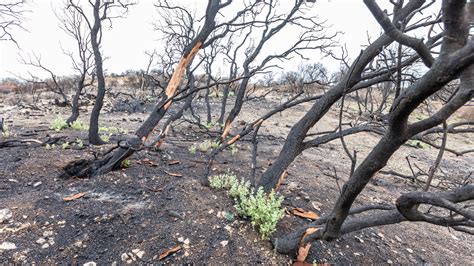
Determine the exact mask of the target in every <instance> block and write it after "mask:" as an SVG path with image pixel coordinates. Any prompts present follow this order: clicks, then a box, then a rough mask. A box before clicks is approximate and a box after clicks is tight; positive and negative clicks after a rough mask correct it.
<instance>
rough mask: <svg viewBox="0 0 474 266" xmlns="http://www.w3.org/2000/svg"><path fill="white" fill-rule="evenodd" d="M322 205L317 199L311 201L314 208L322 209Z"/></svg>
mask: <svg viewBox="0 0 474 266" xmlns="http://www.w3.org/2000/svg"><path fill="white" fill-rule="evenodd" d="M321 205H322V204H321V203H319V202H317V201H311V206H313V209H315V210H317V211H321Z"/></svg>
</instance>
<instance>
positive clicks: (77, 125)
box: [71, 120, 89, 131]
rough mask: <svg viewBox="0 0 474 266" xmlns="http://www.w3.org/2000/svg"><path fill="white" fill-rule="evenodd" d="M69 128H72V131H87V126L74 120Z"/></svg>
mask: <svg viewBox="0 0 474 266" xmlns="http://www.w3.org/2000/svg"><path fill="white" fill-rule="evenodd" d="M71 128H72V129H75V130H80V131H84V130H88V129H89V127H88V126H86V125H85V124H84V123H82V122H81V121H79V120H76V121H74V122H72V124H71Z"/></svg>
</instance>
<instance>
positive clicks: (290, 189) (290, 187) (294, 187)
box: [286, 182, 298, 191]
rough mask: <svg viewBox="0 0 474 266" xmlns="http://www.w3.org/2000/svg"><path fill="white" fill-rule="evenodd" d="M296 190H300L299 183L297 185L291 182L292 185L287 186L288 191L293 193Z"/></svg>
mask: <svg viewBox="0 0 474 266" xmlns="http://www.w3.org/2000/svg"><path fill="white" fill-rule="evenodd" d="M296 188H298V183H296V182H290V183H288V185H287V186H286V189H287V190H288V191H293V190H295V189H296Z"/></svg>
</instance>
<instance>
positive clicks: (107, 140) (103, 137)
mask: <svg viewBox="0 0 474 266" xmlns="http://www.w3.org/2000/svg"><path fill="white" fill-rule="evenodd" d="M110 136H112V134H108V135H102V136H100V139H101V140H103V141H104V142H109V140H110Z"/></svg>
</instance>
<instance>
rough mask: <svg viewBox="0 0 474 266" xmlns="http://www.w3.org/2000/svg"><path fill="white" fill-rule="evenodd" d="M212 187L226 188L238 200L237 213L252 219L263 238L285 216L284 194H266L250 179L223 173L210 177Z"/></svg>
mask: <svg viewBox="0 0 474 266" xmlns="http://www.w3.org/2000/svg"><path fill="white" fill-rule="evenodd" d="M209 183H210V186H211V188H214V189H226V190H227V194H228V195H229V196H230V197H232V198H234V199H235V201H236V205H235V208H236V210H237V213H238V214H239V215H240V216H242V217H246V218H249V219H250V222H251V224H252V226H253V227H254V228H256V229H257V231H258V232H259V233H260V236H261V237H262V238H263V239H268V238H269V237H270V235H271V234H272V233H273V232H275V230H276V225H277V223H278V221H279V220H280V219H281V218H282V217H283V215H284V210H283V209H282V208H281V203H282V202H283V196H278V195H276V193H275V192H274V191H272V192H270V193H269V194H265V192H264V191H263V188H262V187H259V188H258V190H255V189H254V188H252V187H251V185H250V182H249V181H244V180H238V179H237V177H236V176H235V175H233V174H230V173H227V174H221V175H216V176H211V177H209Z"/></svg>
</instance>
